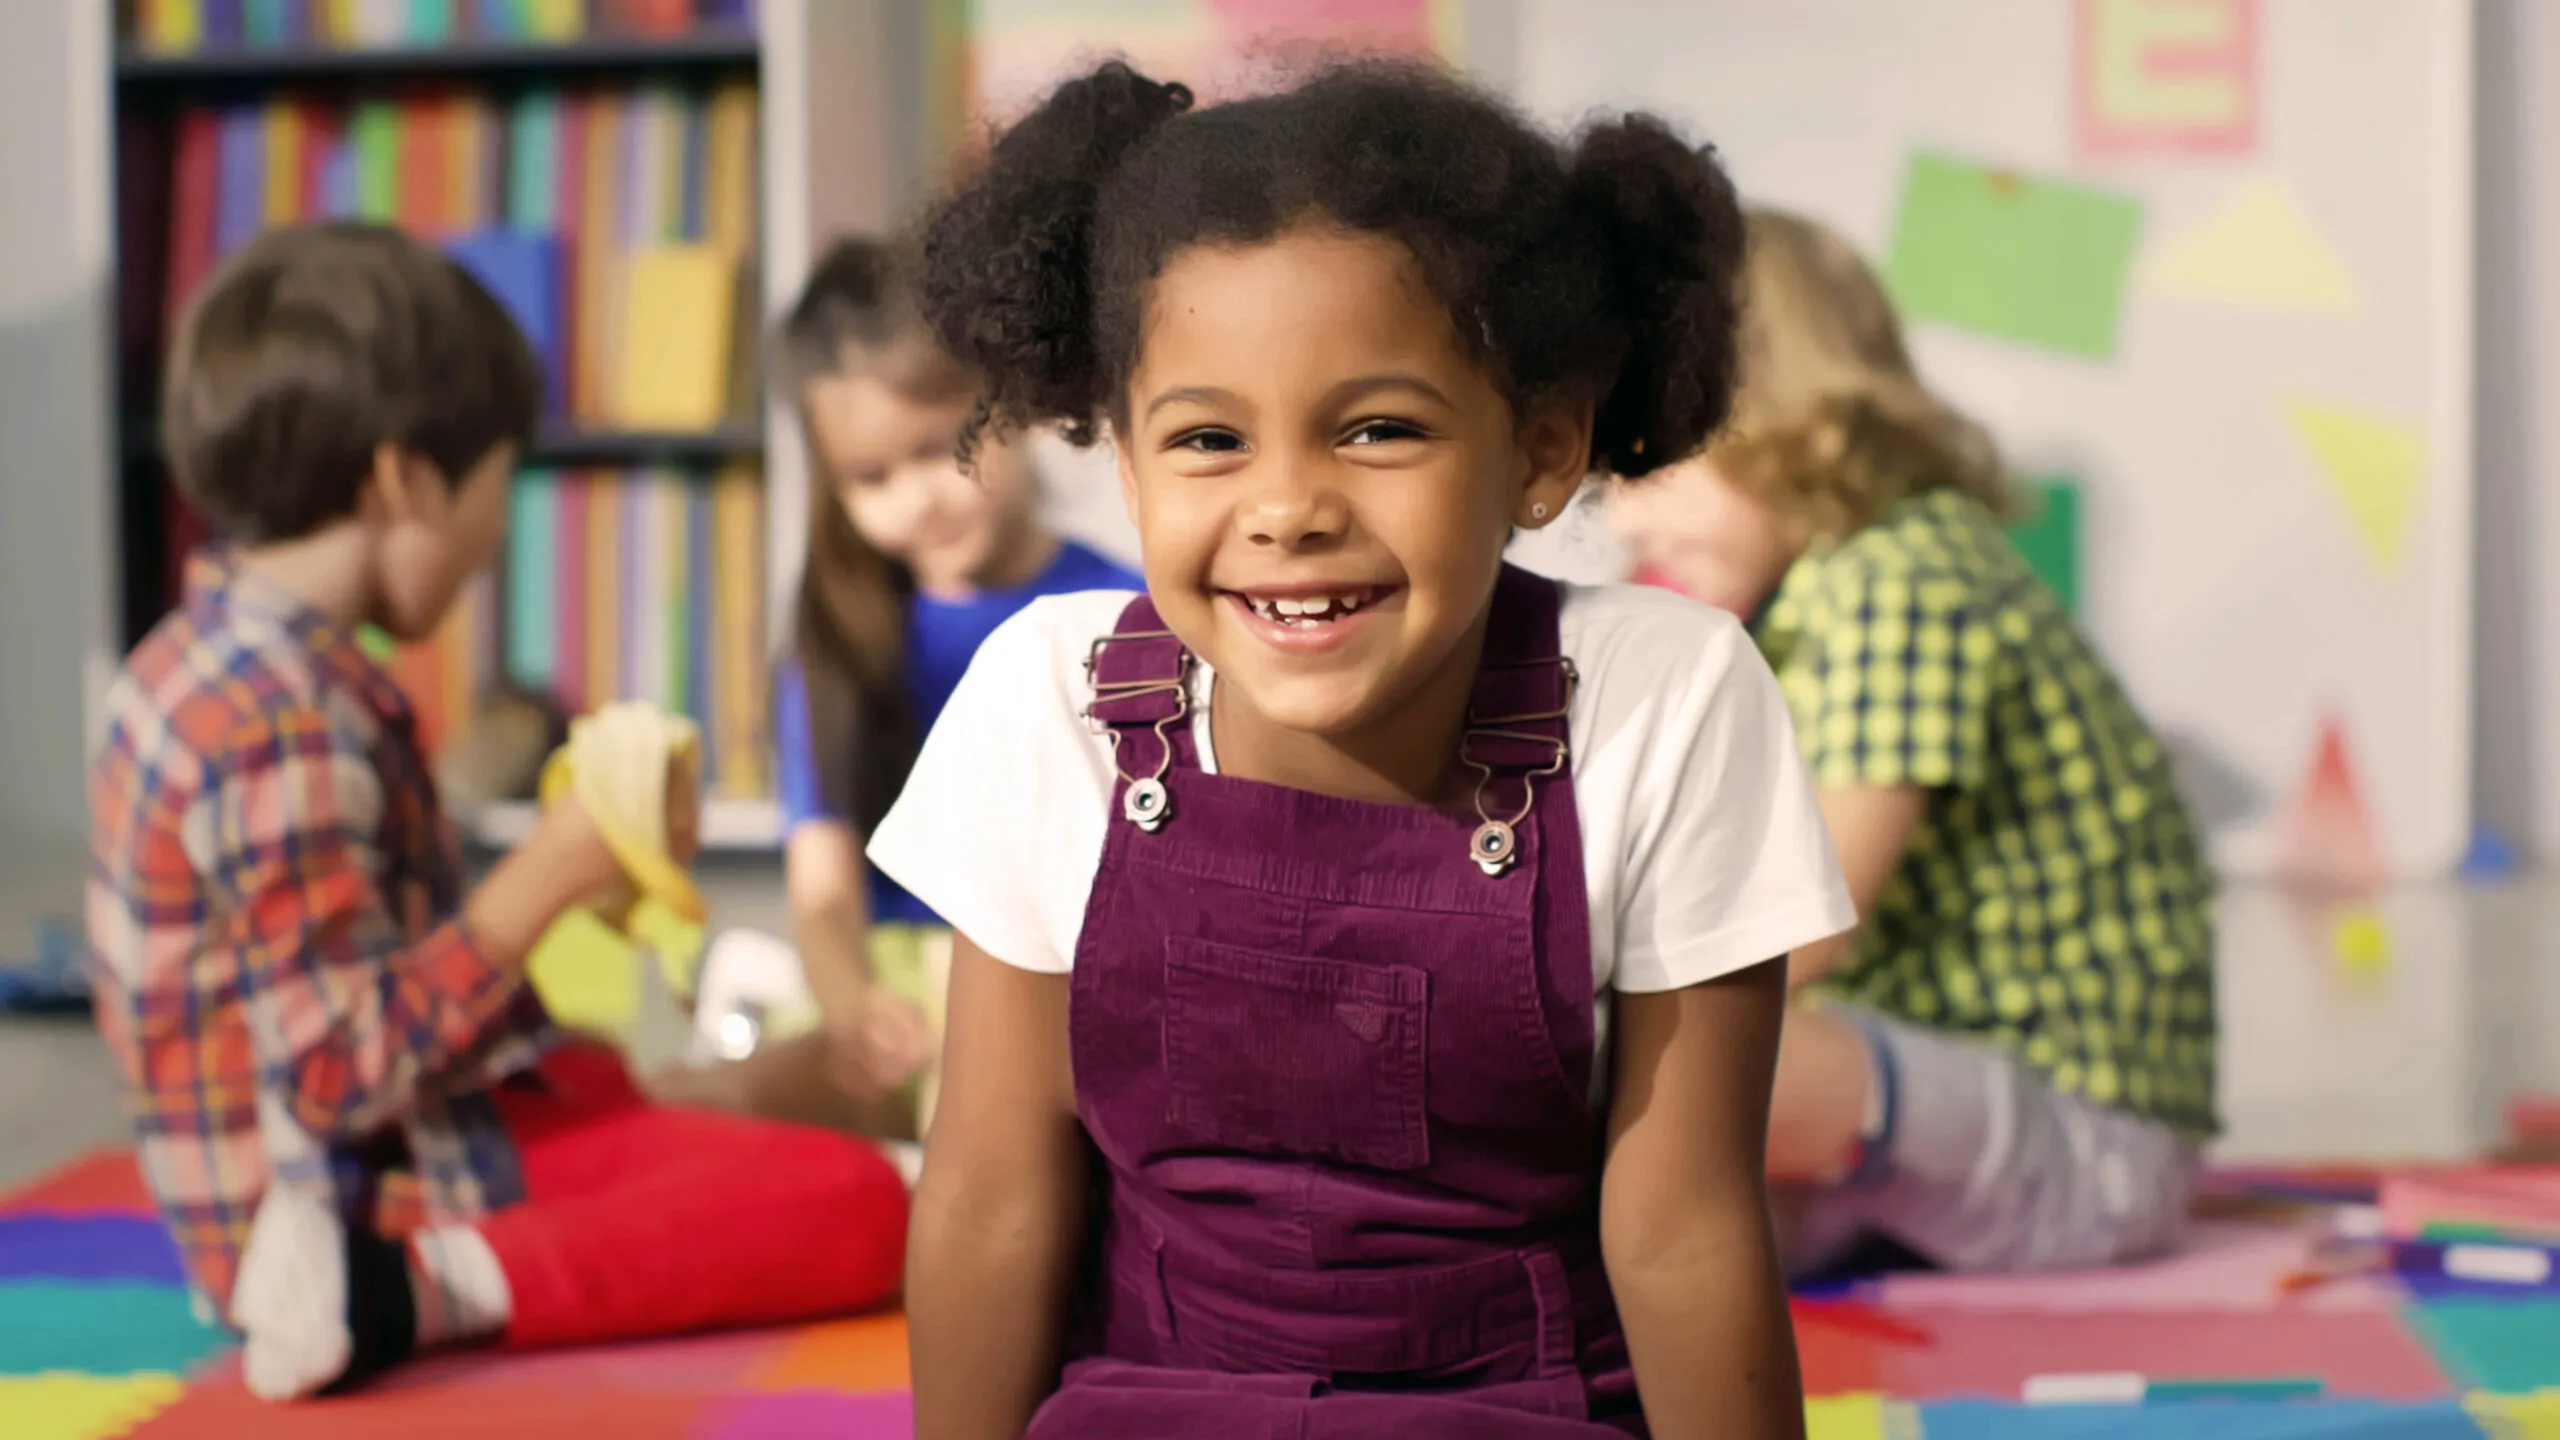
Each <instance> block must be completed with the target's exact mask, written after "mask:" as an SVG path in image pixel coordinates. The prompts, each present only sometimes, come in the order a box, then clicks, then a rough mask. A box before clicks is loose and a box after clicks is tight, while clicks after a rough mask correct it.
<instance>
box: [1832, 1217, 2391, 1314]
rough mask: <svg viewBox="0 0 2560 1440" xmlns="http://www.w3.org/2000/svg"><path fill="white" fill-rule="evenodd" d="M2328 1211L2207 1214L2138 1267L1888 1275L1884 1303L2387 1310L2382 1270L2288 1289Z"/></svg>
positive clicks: (2067, 1309)
mask: <svg viewBox="0 0 2560 1440" xmlns="http://www.w3.org/2000/svg"><path fill="white" fill-rule="evenodd" d="M2327 1226H2328V1221H2327V1219H2326V1218H2325V1217H2321V1216H2304V1217H2296V1218H2293V1219H2285V1220H2273V1219H2204V1220H2198V1221H2196V1222H2195V1223H2194V1224H2193V1225H2192V1226H2190V1227H2189V1229H2188V1232H2187V1236H2186V1240H2185V1242H2184V1243H2183V1244H2182V1245H2181V1246H2180V1247H2179V1249H2178V1253H2177V1254H2175V1255H2171V1256H2169V1257H2167V1258H2165V1259H2161V1260H2155V1261H2151V1262H2149V1263H2147V1264H2141V1265H2122V1266H2117V1267H2114V1268H2112V1269H2104V1270H2071V1271H2057V1272H2053V1273H2050V1274H2042V1275H1926V1274H1912V1275H1891V1276H1887V1277H1886V1278H1885V1279H1883V1280H1882V1281H1880V1282H1878V1284H1877V1286H1876V1297H1877V1300H1878V1302H1879V1303H1880V1304H1883V1305H1886V1306H1888V1307H1891V1308H1894V1309H1902V1308H1905V1307H1912V1306H1919V1307H1928V1308H1932V1309H1948V1310H2013V1311H2035V1312H2038V1313H2044V1312H2056V1313H2081V1314H2099V1313H2109V1314H2112V1313H2120V1312H2124V1311H2152V1310H2271V1309H2296V1310H2315V1311H2333V1310H2376V1311H2378V1310H2387V1309H2390V1308H2391V1306H2392V1304H2393V1303H2394V1299H2395V1294H2396V1292H2395V1291H2394V1289H2393V1288H2392V1286H2391V1285H2390V1284H2389V1283H2388V1282H2387V1281H2386V1280H2384V1279H2382V1278H2381V1277H2379V1276H2378V1275H2361V1276H2348V1277H2343V1278H2340V1279H2335V1280H2330V1281H2327V1282H2325V1283H2323V1284H2320V1285H2317V1286H2313V1287H2310V1288H2308V1289H2304V1290H2300V1291H2298V1292H2295V1293H2292V1294H2286V1293H2284V1292H2283V1291H2282V1290H2281V1289H2280V1288H2279V1282H2280V1281H2282V1280H2283V1279H2284V1277H2286V1276H2287V1275H2290V1274H2292V1273H2294V1272H2295V1271H2297V1270H2300V1269H2302V1268H2303V1266H2304V1265H2305V1263H2306V1262H2307V1261H2308V1260H2309V1259H2310V1258H2311V1247H2312V1244H2313V1242H2315V1241H2316V1240H2317V1239H2318V1238H2319V1237H2320V1236H2321V1234H2322V1233H2323V1232H2324V1231H2325V1230H2326V1228H2327Z"/></svg>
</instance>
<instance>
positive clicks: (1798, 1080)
mask: <svg viewBox="0 0 2560 1440" xmlns="http://www.w3.org/2000/svg"><path fill="white" fill-rule="evenodd" d="M1873 1069H1874V1060H1873V1057H1872V1055H1871V1053H1870V1052H1869V1050H1868V1048H1867V1040H1866V1037H1865V1036H1864V1035H1863V1034H1861V1033H1860V1032H1859V1030H1858V1027H1857V1026H1856V1025H1854V1024H1852V1023H1850V1022H1849V1021H1848V1020H1845V1019H1843V1018H1841V1017H1840V1016H1839V1015H1838V1014H1835V1013H1832V1012H1830V1011H1826V1010H1823V1009H1821V1008H1820V1007H1817V1006H1806V1005H1801V1004H1797V1005H1790V1006H1789V1007H1788V1008H1787V1023H1786V1029H1785V1030H1784V1031H1783V1032H1781V1034H1780V1036H1779V1040H1778V1078H1777V1086H1776V1089H1775V1091H1774V1092H1773V1093H1772V1094H1771V1097H1770V1103H1769V1175H1770V1178H1771V1179H1773V1180H1779V1181H1787V1182H1795V1183H1807V1184H1816V1185H1827V1184H1831V1183H1834V1182H1836V1181H1838V1180H1839V1179H1840V1178H1841V1177H1842V1176H1843V1175H1845V1174H1847V1173H1848V1170H1849V1167H1850V1165H1851V1164H1852V1162H1853V1161H1854V1160H1855V1159H1856V1156H1857V1150H1858V1142H1859V1140H1860V1138H1861V1137H1862V1136H1863V1135H1864V1133H1865V1130H1866V1126H1867V1102H1868V1092H1869V1090H1870V1089H1871V1087H1872V1086H1873V1084H1874V1079H1873V1074H1872V1071H1873Z"/></svg>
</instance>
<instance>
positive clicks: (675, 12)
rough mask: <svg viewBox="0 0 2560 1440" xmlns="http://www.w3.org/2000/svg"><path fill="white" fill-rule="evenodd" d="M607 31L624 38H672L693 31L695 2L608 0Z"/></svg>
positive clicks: (605, 11)
mask: <svg viewBox="0 0 2560 1440" xmlns="http://www.w3.org/2000/svg"><path fill="white" fill-rule="evenodd" d="M603 9H604V17H603V18H604V22H605V28H606V29H608V30H611V31H613V32H615V33H616V34H621V35H649V36H661V37H672V36H677V35H682V34H684V33H685V32H687V31H689V30H691V29H692V28H693V0H604V5H603Z"/></svg>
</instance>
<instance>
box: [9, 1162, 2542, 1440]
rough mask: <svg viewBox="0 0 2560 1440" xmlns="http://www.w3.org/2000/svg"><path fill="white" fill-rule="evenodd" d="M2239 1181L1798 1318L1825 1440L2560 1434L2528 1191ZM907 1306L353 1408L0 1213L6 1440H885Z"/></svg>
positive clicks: (111, 1249) (2433, 1179)
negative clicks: (2129, 1232) (2194, 1212)
mask: <svg viewBox="0 0 2560 1440" xmlns="http://www.w3.org/2000/svg"><path fill="white" fill-rule="evenodd" d="M2424 1179H2425V1184H2424V1186H2423V1187H2421V1188H2420V1189H2417V1190H2411V1189H2409V1188H2408V1187H2406V1186H2402V1187H2401V1188H2398V1189H2395V1188H2394V1184H2393V1183H2389V1182H2388V1181H2387V1180H2377V1179H2376V1178H2375V1177H2365V1178H2363V1179H2361V1180H2356V1179H2349V1180H2346V1181H2342V1182H2337V1183H2335V1184H2331V1183H2328V1182H2323V1183H2322V1184H2307V1183H2304V1182H2303V1181H2302V1179H2301V1177H2299V1176H2295V1177H2275V1178H2268V1177H2256V1178H2252V1177H2239V1178H2238V1179H2236V1180H2234V1179H2230V1178H2229V1177H2226V1180H2225V1183H2223V1184H2221V1185H2219V1186H2218V1187H2217V1193H2216V1194H2215V1195H2214V1196H2212V1197H2209V1199H2208V1202H2207V1211H2208V1213H2206V1214H2204V1215H2203V1216H2201V1217H2200V1218H2199V1220H2198V1222H2197V1224H2196V1226H2195V1230H2194V1233H2193V1235H2192V1236H2191V1237H2190V1240H2189V1243H2188V1244H2187V1246H2186V1247H2185V1248H2184V1249H2183V1250H2182V1251H2181V1253H2179V1254H2178V1255H2177V1256H2175V1257H2173V1258H2171V1259H2168V1260H2164V1261H2160V1262H2157V1263H2154V1264H2150V1265H2145V1266H2139V1267H2132V1268H2126V1269H2120V1270H2114V1271H2109V1272H2104V1273H2081V1274H2060V1275H2043V1276H2032V1277H2008V1278H1999V1279H1984V1278H1977V1279H1962V1278H1951V1277H1945V1276H1935V1275H1925V1274H1898V1275H1889V1276H1884V1277H1881V1278H1869V1279H1865V1280H1859V1281H1854V1282H1850V1283H1847V1284H1844V1285H1838V1286H1833V1287H1829V1288H1826V1289H1823V1290H1821V1291H1819V1292H1815V1293H1809V1294H1806V1295H1803V1296H1801V1297H1799V1298H1798V1300H1797V1306H1796V1328H1797V1336H1798V1342H1799V1348H1800V1350H1801V1353H1802V1355H1803V1358H1804V1369H1805V1388H1806V1391H1807V1393H1808V1395H1809V1396H1810V1399H1809V1400H1808V1402H1807V1409H1808V1415H1809V1419H1810V1421H1811V1430H1812V1433H1813V1434H1814V1436H1816V1437H1818V1440H1853V1437H1854V1440H1912V1437H1926V1440H2012V1437H2016V1440H2033V1437H2041V1436H2056V1437H2061V1436H2070V1437H2134V1440H2141V1437H2154V1436H2157V1437H2163V1440H2168V1437H2176V1440H2236V1437H2259V1436H2265V1437H2287V1440H2328V1437H2367V1436H2370V1437H2376V1440H2380V1437H2402V1436H2407V1437H2421V1440H2426V1437H2437V1436H2444V1437H2453V1436H2464V1437H2476V1436H2484V1435H2485V1436H2493V1437H2508V1436H2513V1437H2532V1440H2560V1273H2555V1270H2554V1266H2553V1263H2552V1261H2553V1258H2554V1256H2555V1254H2560V1233H2550V1234H2546V1233H2542V1232H2541V1231H2539V1229H2538V1228H2537V1225H2536V1222H2535V1219H2534V1217H2535V1216H2536V1215H2537V1214H2539V1213H2542V1212H2540V1211H2539V1210H2538V1208H2537V1207H2538V1206H2539V1204H2540V1198H2539V1197H2540V1195H2542V1194H2548V1193H2549V1191H2547V1190H2542V1191H2540V1192H2539V1194H2537V1193H2536V1190H2537V1187H2538V1186H2541V1185H2546V1184H2550V1183H2553V1182H2552V1181H2551V1180H2549V1179H2548V1178H2546V1177H2543V1176H2538V1175H2527V1176H2524V1177H2523V1178H2522V1179H2521V1180H2518V1179H2515V1178H2514V1177H2512V1176H2511V1175H2510V1176H2501V1175H2498V1174H2491V1173H2485V1172H2470V1173H2464V1174H2450V1173H2447V1174H2442V1175H2432V1176H2429V1177H2424ZM910 1413H911V1412H910V1406H909V1403H908V1398H907V1367H906V1328H905V1324H904V1322H903V1320H901V1319H900V1318H899V1317H898V1316H896V1315H865V1316H849V1317H846V1318H844V1319H840V1320H834V1321H829V1322H825V1323H821V1324H815V1325H808V1326H801V1327H797V1328H790V1329H783V1330H772V1331H759V1332H753V1333H740V1334H721V1335H704V1336H695V1337H691V1338H686V1339H679V1340H668V1341H659V1342H654V1343H650V1344H645V1345H631V1346H618V1347H610V1348H599V1349H588V1350H571V1351H562V1352H558V1353H553V1354H547V1355H539V1356H523V1355H499V1354H490V1353H457V1354H451V1355H446V1356H441V1357H438V1358H435V1359H432V1360H427V1361H422V1362H419V1363H416V1364H413V1365H411V1366H408V1367H406V1368H405V1369H403V1370H401V1371H399V1372H397V1373H396V1374H395V1375H393V1376H392V1377H390V1378H389V1379H387V1380H386V1381H384V1382H381V1383H377V1384H376V1385H374V1386H373V1387H371V1388H369V1389H368V1390H366V1391H364V1392H363V1393H360V1394H357V1395H352V1396H347V1397H343V1398H338V1399H332V1400H326V1401H321V1402H316V1403H311V1404H304V1405H299V1406H292V1407H285V1408H275V1407H270V1406H266V1405H262V1404H260V1403H259V1402H257V1401H255V1400H253V1399H251V1398H250V1397H249V1396H248V1394H247V1393H246V1392H245V1391H244V1390H242V1388H241V1386H240V1383H239V1380H238V1378H237V1375H236V1373H235V1369H234V1365H233V1361H232V1358H231V1353H230V1346H229V1343H228V1341H227V1339H226V1337H225V1336H224V1335H223V1334H222V1333H221V1332H220V1331H218V1330H216V1329H214V1328H212V1327H210V1326H207V1325H205V1324H203V1323H202V1322H201V1321H199V1320H198V1319H197V1318H196V1317H195V1315H194V1314H193V1313H192V1311H191V1309H190V1307H189V1304H188V1300H187V1295H186V1291H185V1289H184V1287H183V1285H182V1283H181V1280H180V1276H179V1270H178V1262H177V1256H176V1254H175V1252H174V1251H173V1250H172V1249H171V1248H170V1245H169V1242H168V1241H167V1239H166V1238H165V1237H164V1236H163V1235H162V1233H161V1232H160V1230H159V1228H158V1226H157V1225H156V1224H155V1222H154V1221H153V1219H152V1217H151V1213H150V1209H149V1205H148V1203H147V1201H146V1199H145V1197H144V1195H143V1192H142V1188H141V1185H140V1182H139V1180H138V1178H137V1176H136V1175H135V1172H134V1168H133V1163H132V1161H131V1158H130V1157H129V1156H127V1155H125V1154H123V1153H121V1152H102V1153H98V1154H94V1155H91V1156H88V1157H85V1158H83V1159H81V1160H79V1161H76V1162H74V1163H72V1164H71V1165H69V1166H66V1167H64V1168H63V1169H61V1170H59V1171H57V1172H56V1173H54V1174H53V1175H52V1176H50V1177H48V1178H46V1179H44V1180H42V1181H39V1182H38V1183H36V1184H34V1185H32V1186H29V1187H27V1188H25V1189H23V1190H20V1191H18V1192H16V1193H15V1194H12V1195H8V1196H6V1197H0V1436H7V1437H10V1440H107V1437H115V1436H133V1437H137V1440H204V1437H213V1436H226V1437H227V1436H256V1437H261V1440H298V1437H303V1436H312V1437H332V1440H336V1437H384V1440H389V1437H399V1440H408V1437H419V1440H425V1437H436V1440H442V1437H446V1436H451V1435H479V1434H490V1435H506V1436H513V1435H535V1436H545V1437H558V1436H565V1435H580V1434H592V1435H599V1436H602V1435H611V1436H614V1437H616V1440H639V1437H655V1436H667V1437H685V1440H750V1437H753V1440H796V1437H804V1436H805V1437H811V1440H815V1437H821V1436H824V1437H828V1440H887V1437H893V1436H905V1435H907V1434H908V1433H909V1431H910V1429H911V1419H910Z"/></svg>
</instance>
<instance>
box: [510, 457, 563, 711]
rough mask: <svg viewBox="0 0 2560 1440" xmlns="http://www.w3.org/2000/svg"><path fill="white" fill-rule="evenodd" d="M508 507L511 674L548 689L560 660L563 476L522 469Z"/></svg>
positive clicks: (524, 683)
mask: <svg viewBox="0 0 2560 1440" xmlns="http://www.w3.org/2000/svg"><path fill="white" fill-rule="evenodd" d="M507 507H508V511H509V513H508V516H507V598H506V612H507V650H506V655H507V678H508V679H510V680H513V681H515V682H516V683H517V684H519V685H522V686H525V687H527V688H528V689H532V690H537V691H541V692H543V693H545V694H549V693H552V688H553V686H554V684H555V683H556V682H557V680H558V678H559V663H560V657H559V654H558V646H557V645H556V644H555V643H554V642H555V641H556V639H557V637H558V635H559V633H560V620H559V606H558V604H557V601H558V599H559V590H560V578H559V566H558V563H557V562H558V558H559V554H560V477H559V476H557V475H555V474H553V473H552V472H551V471H549V470H527V471H525V472H523V473H522V474H519V475H518V476H516V483H515V489H514V490H513V491H511V492H509V494H508V497H507Z"/></svg>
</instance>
